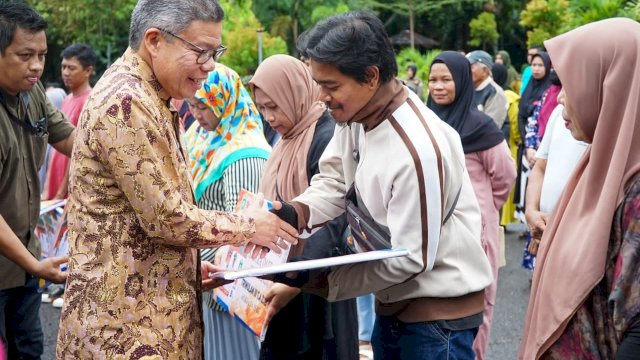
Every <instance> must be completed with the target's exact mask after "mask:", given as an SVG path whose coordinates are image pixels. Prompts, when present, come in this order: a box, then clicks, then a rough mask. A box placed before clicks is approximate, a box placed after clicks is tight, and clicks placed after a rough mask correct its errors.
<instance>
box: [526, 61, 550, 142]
mask: <svg viewBox="0 0 640 360" xmlns="http://www.w3.org/2000/svg"><path fill="white" fill-rule="evenodd" d="M550 74H551V59H550V58H549V54H547V53H546V52H544V51H540V52H538V53H537V54H536V55H534V56H533V58H532V59H531V80H530V81H529V83H528V84H527V88H526V89H525V90H524V93H523V94H522V97H521V98H520V108H519V109H518V110H519V111H518V126H519V129H520V136H521V137H522V139H525V136H526V127H527V124H528V123H529V118H531V117H533V116H534V110H536V108H538V109H539V106H540V105H541V103H542V96H543V95H544V93H545V92H546V91H547V89H548V88H549V86H551V78H550Z"/></svg>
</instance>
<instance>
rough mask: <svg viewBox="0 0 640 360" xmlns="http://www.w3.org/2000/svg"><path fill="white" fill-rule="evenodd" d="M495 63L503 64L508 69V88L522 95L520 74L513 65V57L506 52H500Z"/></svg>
mask: <svg viewBox="0 0 640 360" xmlns="http://www.w3.org/2000/svg"><path fill="white" fill-rule="evenodd" d="M495 63H496V64H502V65H504V67H505V68H506V69H507V88H508V89H510V90H513V91H515V92H516V93H520V85H522V82H521V81H520V74H518V72H517V71H516V69H515V68H514V67H513V65H511V56H510V55H509V53H508V52H506V51H505V50H500V51H498V53H497V54H496V58H495Z"/></svg>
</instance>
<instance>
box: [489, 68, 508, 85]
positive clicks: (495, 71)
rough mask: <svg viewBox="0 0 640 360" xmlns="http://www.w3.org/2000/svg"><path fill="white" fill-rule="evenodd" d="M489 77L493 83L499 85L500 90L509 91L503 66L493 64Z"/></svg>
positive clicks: (506, 74) (505, 69)
mask: <svg viewBox="0 0 640 360" xmlns="http://www.w3.org/2000/svg"><path fill="white" fill-rule="evenodd" d="M491 75H492V76H493V81H495V82H496V84H498V85H500V87H501V88H502V89H504V90H507V89H509V84H507V79H508V73H507V68H506V67H505V66H504V65H502V64H498V63H495V64H493V66H492V67H491Z"/></svg>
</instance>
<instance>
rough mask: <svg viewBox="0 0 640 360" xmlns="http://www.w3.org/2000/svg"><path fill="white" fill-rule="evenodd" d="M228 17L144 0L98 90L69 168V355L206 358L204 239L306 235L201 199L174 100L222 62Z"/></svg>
mask: <svg viewBox="0 0 640 360" xmlns="http://www.w3.org/2000/svg"><path fill="white" fill-rule="evenodd" d="M223 16H224V13H223V11H222V9H221V8H220V6H219V5H218V4H217V3H216V2H215V1H212V0H193V1H175V0H173V1H171V0H141V1H139V2H138V4H137V5H136V7H135V9H134V10H133V14H132V20H131V21H132V24H131V33H130V40H129V45H130V47H129V49H127V51H126V52H125V53H124V55H123V56H122V57H121V58H120V59H119V60H118V61H116V62H115V63H114V64H113V65H112V66H111V68H110V69H109V70H108V71H107V72H106V73H105V74H104V76H103V77H102V79H100V81H99V82H98V83H97V84H96V86H95V87H94V89H93V92H92V93H91V95H90V96H89V98H88V99H87V103H86V105H85V108H84V110H83V113H82V115H81V117H80V121H79V123H80V128H79V129H78V135H77V139H78V140H77V141H76V144H75V145H76V147H75V148H74V152H73V155H72V164H71V168H70V174H71V175H70V191H69V193H70V196H69V203H68V207H69V210H68V211H69V213H68V216H69V217H68V219H69V227H70V230H69V237H70V238H69V247H70V262H69V277H68V281H67V290H66V294H65V302H64V308H63V310H62V315H61V323H60V331H59V337H58V344H57V357H58V358H65V359H66V358H74V359H89V358H109V359H112V358H126V359H129V358H131V359H139V358H141V357H143V356H149V357H150V358H171V359H199V358H201V356H202V320H201V312H200V308H199V307H200V304H201V300H200V295H201V289H202V285H201V276H202V274H201V270H200V263H199V257H198V251H197V250H196V248H206V247H217V246H220V245H225V244H230V245H240V244H243V243H246V242H247V241H251V242H252V243H255V244H257V245H261V246H265V247H269V248H271V249H272V250H277V249H279V248H280V247H284V246H286V245H284V244H283V243H284V242H283V241H281V240H280V239H279V238H283V239H285V240H288V241H290V242H295V238H294V236H292V235H291V234H296V231H295V229H293V228H292V227H290V226H288V225H285V224H284V223H283V222H282V221H280V220H279V219H278V218H277V217H276V216H275V215H274V214H271V213H269V212H267V211H264V210H261V209H258V208H251V209H248V210H247V212H245V213H243V214H231V213H221V212H216V211H207V210H200V209H198V208H197V206H196V205H195V203H194V195H193V189H192V187H191V182H190V175H189V174H190V173H189V170H188V164H187V163H186V162H185V153H184V150H183V147H182V144H181V143H180V140H179V139H180V136H179V123H178V117H177V112H176V111H175V109H174V108H173V107H171V106H170V105H169V99H170V98H171V97H174V98H187V97H191V96H193V94H194V93H195V91H196V90H197V89H198V88H199V87H200V82H201V81H202V80H204V79H206V77H207V73H208V72H209V71H211V70H213V68H214V66H215V65H214V61H215V60H217V59H218V58H219V56H220V55H221V54H222V52H223V49H224V47H222V45H221V40H220V39H221V32H222V27H221V21H222V18H223ZM278 206H279V205H276V207H278ZM276 244H277V245H276ZM206 270H209V269H203V272H205V271H206ZM205 275H206V273H205Z"/></svg>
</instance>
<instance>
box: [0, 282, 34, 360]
mask: <svg viewBox="0 0 640 360" xmlns="http://www.w3.org/2000/svg"><path fill="white" fill-rule="evenodd" d="M40 299H41V294H40V293H39V292H38V278H35V277H33V276H31V275H28V274H27V278H26V280H25V285H24V286H21V287H16V288H12V289H6V290H0V338H1V340H2V342H3V343H4V345H5V351H6V352H7V359H12V360H13V359H16V360H18V359H19V360H23V359H24V360H32V359H40V356H41V355H42V351H43V335H42V326H41V324H40Z"/></svg>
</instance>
